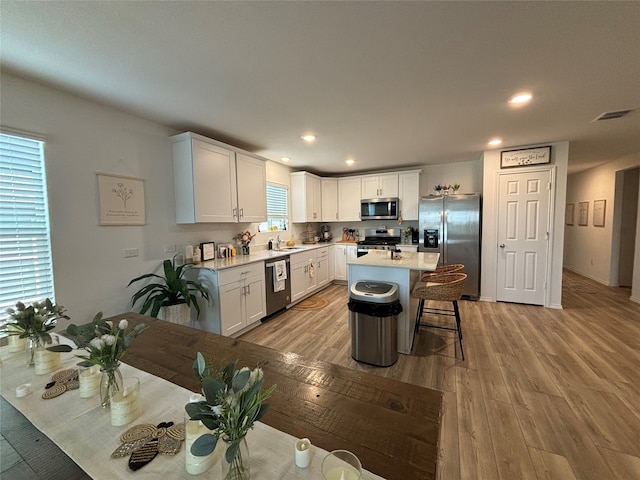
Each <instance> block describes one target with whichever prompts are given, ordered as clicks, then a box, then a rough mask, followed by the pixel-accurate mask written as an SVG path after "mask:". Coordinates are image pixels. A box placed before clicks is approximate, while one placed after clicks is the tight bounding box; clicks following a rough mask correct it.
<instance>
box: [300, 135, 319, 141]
mask: <svg viewBox="0 0 640 480" xmlns="http://www.w3.org/2000/svg"><path fill="white" fill-rule="evenodd" d="M300 138H301V139H302V140H304V141H305V142H307V143H311V142H313V141H315V139H316V136H315V135H314V134H313V133H305V134H304V135H302V136H301V137H300Z"/></svg>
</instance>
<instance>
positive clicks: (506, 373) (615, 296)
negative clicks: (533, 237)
mask: <svg viewBox="0 0 640 480" xmlns="http://www.w3.org/2000/svg"><path fill="white" fill-rule="evenodd" d="M563 292H564V294H563V307H564V308H563V310H552V309H545V308H542V307H533V306H525V305H518V304H507V303H485V302H471V301H462V302H460V307H461V315H462V322H463V331H464V340H463V343H464V349H465V356H466V361H464V362H463V361H461V360H460V359H459V357H460V352H459V348H458V347H457V340H456V339H455V337H454V335H455V334H454V333H453V332H444V331H439V330H434V329H423V330H421V332H420V335H419V337H418V338H417V344H416V348H415V349H414V354H413V355H410V356H409V355H400V359H399V360H398V362H397V363H396V364H395V365H393V366H392V367H389V368H376V367H370V366H366V365H361V364H359V363H357V362H355V361H354V360H353V359H352V358H351V344H350V334H349V331H348V328H347V318H348V311H347V307H346V301H347V289H346V287H344V286H337V285H333V286H331V287H329V288H327V289H325V290H323V291H322V292H320V294H319V295H322V296H324V297H326V298H327V299H329V300H330V304H329V306H327V307H325V308H324V309H322V310H319V311H296V310H289V311H287V312H285V313H283V314H281V315H279V316H277V317H275V318H273V319H271V320H269V321H267V322H265V323H264V324H263V325H261V326H260V327H258V328H256V329H254V330H252V331H251V332H249V333H247V334H245V335H244V336H243V337H242V339H243V340H248V341H251V342H255V343H259V344H261V345H266V346H269V347H272V348H276V349H278V350H283V351H292V352H295V353H298V354H302V355H305V356H309V357H312V358H318V359H322V360H326V361H330V362H333V363H337V364H339V365H344V366H347V367H350V368H354V369H359V370H366V371H368V372H370V373H373V374H375V375H383V376H388V377H392V378H395V379H397V380H401V381H404V382H409V383H413V384H416V385H421V386H424V387H429V388H434V389H438V390H441V391H443V392H444V405H443V416H442V427H441V433H440V448H439V450H440V454H439V461H438V477H439V478H440V479H446V480H458V479H474V480H475V479H501V480H518V479H538V480H542V479H545V480H572V479H579V480H587V479H593V480H609V479H621V480H631V479H640V305H638V304H635V303H633V302H631V301H630V300H629V296H630V290H629V289H623V288H611V287H605V286H602V285H600V284H598V283H596V282H593V281H591V280H589V279H586V278H584V277H581V276H579V275H576V274H573V273H571V272H565V274H564V288H563ZM365 467H366V465H365ZM408 480H410V479H408Z"/></svg>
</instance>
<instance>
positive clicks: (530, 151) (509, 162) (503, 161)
mask: <svg viewBox="0 0 640 480" xmlns="http://www.w3.org/2000/svg"><path fill="white" fill-rule="evenodd" d="M542 163H551V146H548V147H537V148H525V149H523V150H507V151H504V152H500V168H509V167H526V166H529V165H540V164H542Z"/></svg>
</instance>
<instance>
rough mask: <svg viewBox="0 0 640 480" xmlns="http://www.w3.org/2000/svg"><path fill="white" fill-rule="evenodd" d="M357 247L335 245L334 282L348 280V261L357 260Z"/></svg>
mask: <svg viewBox="0 0 640 480" xmlns="http://www.w3.org/2000/svg"><path fill="white" fill-rule="evenodd" d="M357 256H358V252H357V246H356V245H348V244H344V243H342V244H341V243H338V244H336V245H335V257H334V261H335V262H334V263H335V276H334V280H339V281H344V282H346V281H347V280H348V272H349V270H348V268H347V261H349V260H353V259H355V258H357Z"/></svg>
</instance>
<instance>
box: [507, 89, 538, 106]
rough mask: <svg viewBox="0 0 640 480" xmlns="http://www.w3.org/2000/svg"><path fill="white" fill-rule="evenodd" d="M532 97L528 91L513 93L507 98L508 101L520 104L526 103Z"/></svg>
mask: <svg viewBox="0 0 640 480" xmlns="http://www.w3.org/2000/svg"><path fill="white" fill-rule="evenodd" d="M532 98H533V95H531V94H530V93H528V92H522V93H518V94H516V95H514V96H513V97H511V98H510V99H509V103H513V104H515V105H522V104H523V103H528V102H529V101H530V100H531V99H532Z"/></svg>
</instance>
